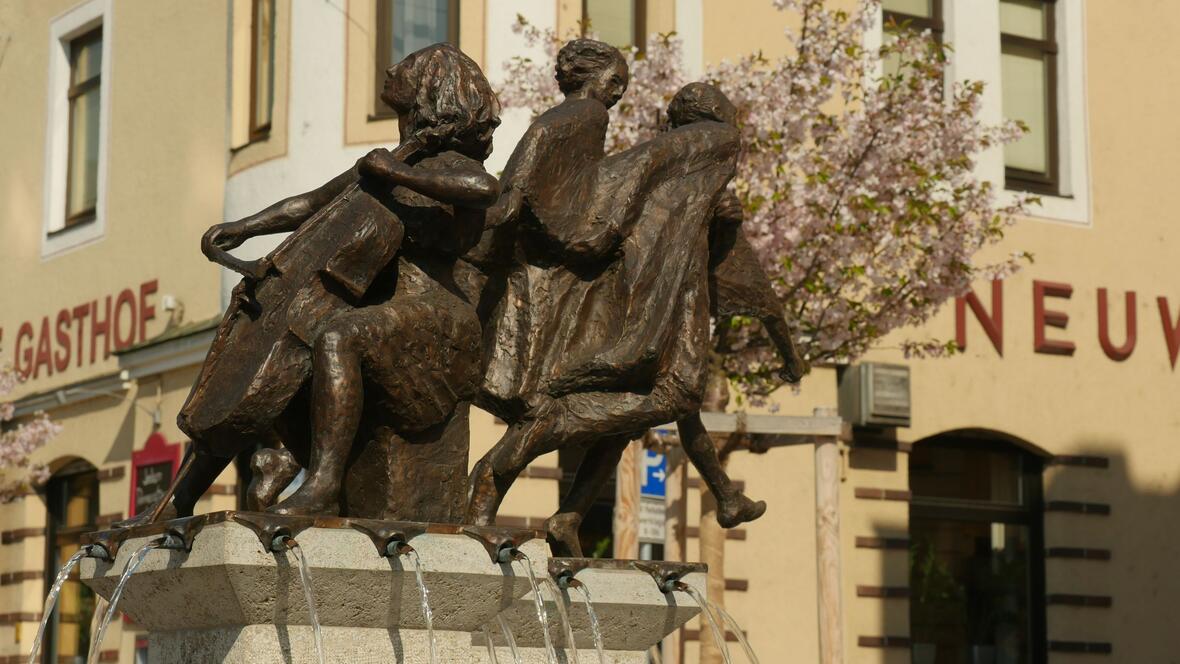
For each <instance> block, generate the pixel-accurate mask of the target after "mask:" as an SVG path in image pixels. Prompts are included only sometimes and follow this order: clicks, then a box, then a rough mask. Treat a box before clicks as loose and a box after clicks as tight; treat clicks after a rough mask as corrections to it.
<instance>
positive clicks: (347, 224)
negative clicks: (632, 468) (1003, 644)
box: [140, 39, 807, 555]
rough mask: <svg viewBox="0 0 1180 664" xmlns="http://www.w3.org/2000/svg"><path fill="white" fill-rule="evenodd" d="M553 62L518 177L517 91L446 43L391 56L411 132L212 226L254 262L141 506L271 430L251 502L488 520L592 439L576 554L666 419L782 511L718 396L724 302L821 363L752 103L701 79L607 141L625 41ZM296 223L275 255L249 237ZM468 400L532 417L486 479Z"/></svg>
mask: <svg viewBox="0 0 1180 664" xmlns="http://www.w3.org/2000/svg"><path fill="white" fill-rule="evenodd" d="M556 74H557V80H558V83H559V86H560V87H561V90H562V92H563V93H564V94H565V100H564V101H563V102H562V103H561V104H559V105H558V106H556V107H554V108H553V109H550V110H549V111H547V112H545V113H544V114H542V115H541V116H539V117H538V118H537V119H536V120H535V122H534V123H533V125H532V126H531V127H530V128H529V130H528V132H527V133H526V134H525V136H524V138H522V140H521V141H520V143H519V144H518V145H517V147H516V150H515V151H514V153H513V155H512V157H511V159H510V160H509V162H508V164H507V166H506V168H505V171H504V173H503V176H502V184H503V186H502V188H501V186H500V185H499V184H498V183H497V181H496V179H495V178H493V177H492V176H490V175H488V174H487V173H486V172H485V171H484V170H483V167H482V162H483V160H484V159H485V158H486V157H487V156H488V153H489V152H490V149H491V136H492V132H493V131H494V129H495V127H496V126H497V125H498V123H499V119H498V113H499V104H498V102H497V100H496V98H495V95H494V93H493V92H492V91H491V88H490V86H489V85H488V83H487V81H486V79H485V78H484V77H483V74H482V72H480V71H479V68H478V67H477V66H476V65H475V63H474V62H472V61H471V60H470V59H469V58H467V57H466V56H465V55H463V54H462V53H461V52H459V51H458V50H457V49H455V48H454V47H451V46H448V45H441V44H440V45H435V46H431V47H428V48H425V49H422V50H421V51H418V52H415V53H413V54H411V55H410V56H408V57H407V58H406V59H405V60H403V61H402V62H400V63H398V64H397V65H395V66H393V67H391V68H390V69H389V71H388V72H387V79H386V85H385V89H384V91H383V93H382V99H384V100H385V101H386V102H387V103H388V104H389V105H390V106H391V107H392V108H394V109H395V110H396V111H397V112H398V118H399V128H400V129H401V135H402V140H401V143H400V144H399V145H398V147H397V148H396V149H394V150H393V151H387V150H384V149H378V150H374V151H373V152H371V153H369V155H367V156H366V157H365V158H364V159H362V160H361V161H359V162H358V163H357V165H356V166H355V167H354V168H352V169H350V170H349V171H347V172H345V173H343V174H341V175H339V176H337V177H336V178H334V179H333V180H331V181H330V182H328V183H327V184H325V185H324V186H322V187H320V188H319V189H316V190H315V191H312V192H309V193H307V194H302V195H299V196H294V197H291V198H288V199H285V200H283V201H280V202H279V203H276V204H274V205H272V206H270V207H269V208H267V209H265V210H263V211H262V212H260V213H258V214H256V215H253V216H251V217H248V218H246V219H243V220H241V221H237V222H231V223H227V224H221V225H218V226H215V227H213V228H212V229H210V231H209V232H208V233H206V235H205V238H204V239H203V241H202V249H203V251H204V252H205V253H206V255H207V256H209V257H210V259H211V260H214V261H215V262H218V263H221V264H222V265H225V266H227V267H229V268H231V269H233V270H235V271H238V272H240V273H241V274H243V276H244V279H243V281H242V283H241V284H239V286H238V287H237V288H236V289H235V291H234V299H233V302H232V303H231V306H230V307H229V309H228V311H227V312H226V314H225V317H224V319H223V322H222V325H221V327H220V328H219V330H218V334H217V336H216V338H215V341H214V344H213V346H212V347H211V349H210V352H209V355H208V357H207V358H206V362H205V365H204V366H203V368H202V372H201V375H200V378H199V379H198V381H197V383H196V385H194V387H193V391H192V393H191V394H190V396H189V400H188V402H187V403H186V404H185V407H184V409H183V410H182V412H181V415H180V417H179V424H180V426H181V429H182V430H183V431H185V432H186V433H187V434H189V435H190V436H191V437H192V440H193V442H194V445H193V449H194V450H195V452H194V453H191V454H190V455H189V457H188V458H186V461H185V464H184V467H183V469H182V471H181V473H180V474H179V475H178V477H177V480H176V482H174V489H175V494H174V497H173V498H172V500H171V501H168V500H166V501H165V502H164V503H162V504H161V505H160V506H159V507H158V508H157V510H156V511H155V512H154V513H153V514H152V515H146V516H145V517H143V518H141V519H140V521H143V520H149V519H150V520H155V519H158V518H160V517H171V516H174V515H176V516H187V515H189V514H191V513H192V508H193V505H194V504H195V502H196V500H197V498H199V497H200V495H201V494H202V493H203V492H204V491H205V490H206V489H207V488H208V486H210V485H211V484H212V482H213V480H214V479H215V478H216V476H217V475H218V474H219V473H220V472H221V471H222V470H223V469H224V468H225V466H226V465H227V464H228V462H229V460H230V459H231V458H232V457H233V456H234V455H236V454H239V453H242V452H243V451H245V450H249V449H252V447H253V446H255V445H258V444H263V445H265V446H267V447H268V448H269V449H263V450H261V451H259V452H257V453H256V454H255V455H254V459H253V464H252V466H253V468H254V469H255V471H256V476H255V480H254V482H253V483H252V485H251V487H250V491H249V498H248V500H249V504H250V508H251V509H256V510H260V509H265V508H269V509H270V510H271V511H273V512H277V513H281V514H294V515H327V514H331V515H335V514H343V515H346V516H361V517H369V518H384V519H403V520H407V519H408V520H420V521H458V520H460V518H461V517H463V516H464V512H463V510H464V508H466V514H465V518H466V522H468V523H474V524H489V523H491V522H492V521H493V520H494V518H495V514H496V510H497V508H498V506H499V504H500V501H501V500H502V499H503V496H504V494H505V493H506V492H507V490H508V488H509V487H510V486H511V484H512V482H513V481H514V480H515V478H516V477H517V475H518V474H519V473H520V472H521V471H522V470H523V469H524V467H525V466H526V465H527V464H528V463H529V462H531V461H532V460H533V459H534V458H536V457H537V456H539V455H540V454H544V453H546V452H549V451H552V450H555V449H559V448H561V447H565V446H570V445H576V446H583V447H586V448H587V449H588V450H589V453H588V454H587V455H586V460H585V461H584V463H583V465H582V467H581V468H579V470H578V475H577V478H576V480H575V483H574V486H573V488H572V490H571V491H570V494H569V495H568V496H566V497H565V498H564V499H563V500H562V503H561V507H560V508H559V509H558V511H557V513H555V514H554V515H553V516H552V517H551V518H550V520H549V522H548V523H547V529H548V531H549V534H550V542H551V546H552V547H553V548H554V550H555V552H557V553H564V554H567V555H579V554H580V547H579V545H578V542H577V530H578V526H579V525H580V522H581V519H582V517H583V515H584V514H585V512H586V510H587V509H588V508H589V506H590V503H591V502H592V501H593V499H594V497H595V495H596V494H597V492H598V490H599V488H600V487H601V486H602V485H603V484H604V483H605V482H606V481H607V480H608V479H609V477H610V474H611V473H612V472H613V469H614V467H615V465H616V464H617V462H618V459H619V456H620V455H621V453H622V450H623V448H624V447H625V446H626V445H627V443H628V442H629V441H630V440H632V439H634V438H636V437H639V436H640V435H642V433H643V432H644V431H646V430H647V429H648V428H650V427H653V426H657V425H660V424H664V423H669V422H677V424H678V426H679V428H680V431H681V439H682V441H683V444H684V446H685V449H686V451H687V452H688V454H689V456H690V458H691V460H692V461H693V463H694V464H695V465H696V466H697V468H698V469H699V470H700V471H701V474H702V477H703V478H704V479H705V481H706V482H707V483H708V485H709V487H710V488H711V489H712V490H713V491H714V493H715V494H716V495H717V497H718V500H719V510H718V519H719V521H721V523H722V525H724V526H727V527H732V526H734V525H737V524H738V523H741V522H743V521H748V520H752V519H755V518H758V517H759V516H760V515H761V514H762V513H763V511H764V510H765V504H764V503H762V502H754V501H752V500H750V499H749V498H747V497H745V496H744V495H742V493H741V492H740V491H738V490H737V489H736V488H735V487H734V485H733V484H732V482H730V480H729V478H728V476H727V475H726V474H725V472H724V469H723V468H722V467H721V465H720V463H719V462H718V459H717V453H716V450H715V448H714V447H713V443H712V441H711V440H710V439H709V437H708V434H707V433H706V432H705V430H704V427H703V426H702V425H701V422H700V416H699V409H700V406H701V401H702V397H703V393H704V390H705V384H706V378H707V375H708V373H709V370H710V367H709V343H710V337H711V332H712V330H711V328H710V317H711V316H713V317H717V318H718V319H719V320H720V319H727V318H728V317H731V316H734V315H750V316H754V317H756V318H758V319H759V320H761V321H762V322H763V325H764V327H765V329H766V330H767V332H768V333H769V335H770V336H771V338H772V340H773V341H774V342H775V344H776V347H777V348H778V349H779V351H780V353H781V354H782V356H783V359H784V368H783V375H784V377H785V378H786V379H787V380H790V381H795V380H798V379H799V377H800V376H801V375H802V374H803V373H804V372H806V370H807V367H806V363H804V362H803V361H802V360H801V359H800V358H799V357H798V355H797V353H796V352H795V348H794V346H793V344H792V342H791V337H790V331H789V329H788V327H787V325H786V322H785V320H784V319H783V315H782V311H781V306H780V305H778V304H777V300H776V298H775V297H774V293H773V291H772V290H771V287H770V284H769V282H768V281H767V278H766V275H765V273H764V272H763V271H762V269H761V267H760V266H759V265H758V263H757V261H756V259H755V257H754V254H753V251H752V249H751V248H750V246H749V244H748V242H747V241H746V239H745V236H744V235H743V233H742V232H741V229H740V224H741V220H742V214H741V206H740V204H739V203H738V201H737V198H736V197H735V196H734V195H733V194H732V193H731V192H729V191H727V185H728V184H729V182H730V180H731V179H732V177H733V175H734V171H735V165H736V160H737V155H738V151H739V147H740V143H739V138H738V132H737V129H736V111H735V110H734V108H733V105H732V104H731V103H730V102H729V100H728V99H726V98H725V96H724V95H723V94H721V92H720V91H719V90H717V89H716V88H714V87H712V86H708V85H704V84H692V85H689V86H686V87H685V88H684V89H682V90H681V91H680V93H678V94H677V95H676V97H675V98H674V99H673V100H672V102H671V104H670V105H669V108H668V118H669V128H668V130H667V131H665V132H663V133H661V134H660V135H659V136H657V137H656V138H654V139H652V140H651V141H648V142H646V143H643V144H641V145H639V146H636V147H635V148H633V149H631V150H627V151H625V152H622V153H619V154H615V155H606V154H605V153H604V149H603V145H604V139H605V132H606V127H607V122H608V117H607V110H608V109H609V108H610V107H611V106H613V105H614V104H615V103H616V102H617V101H618V100H619V99H620V97H621V96H622V95H623V93H624V92H625V90H626V87H627V81H628V71H627V65H626V62H625V60H623V58H622V56H621V54H620V53H619V52H618V50H617V49H615V48H613V47H611V46H609V45H607V44H603V43H601V42H596V41H593V40H588V39H579V40H574V41H572V42H569V43H568V44H566V45H565V46H564V47H563V48H562V49H561V52H560V54H559V57H558V64H557V72H556ZM501 189H502V190H501ZM286 231H293V233H292V235H291V236H290V237H289V238H288V239H287V240H285V241H284V242H283V244H282V245H280V247H279V248H278V249H277V250H275V252H273V253H272V254H271V255H270V256H268V257H266V258H265V259H261V260H259V261H254V262H246V261H242V260H239V259H237V258H235V257H233V256H231V255H230V254H229V253H228V251H229V250H231V249H233V248H235V247H237V246H239V245H240V244H241V243H242V242H243V241H244V240H245V239H247V238H248V237H252V236H254V235H259V234H265V233H275V232H286ZM481 354H482V361H481ZM481 377H482V381H481ZM472 401H474V402H475V403H476V404H478V405H479V406H481V407H483V408H484V409H486V410H488V411H490V412H492V413H494V414H496V415H497V416H499V417H501V418H503V419H504V420H506V421H507V422H509V424H510V428H509V430H508V432H507V434H506V435H505V436H504V437H503V438H502V439H501V441H499V442H498V443H497V445H496V446H495V447H494V448H493V450H492V451H491V452H489V454H488V455H487V456H485V457H484V458H483V459H481V460H480V461H479V462H478V463H477V464H476V465H475V468H474V470H473V471H472V473H471V475H470V478H467V477H466V468H467V454H468V449H467V443H468V432H467V410H468V407H469V404H470V403H471V402H472ZM300 469H303V470H305V472H306V478H305V481H304V482H303V483H302V484H301V485H300V486H299V487H298V488H297V489H296V490H295V492H294V494H293V495H291V496H290V497H289V498H288V499H286V500H285V501H282V502H279V503H278V504H274V503H275V501H276V499H277V497H278V495H279V493H280V492H281V491H282V490H283V489H284V487H285V486H286V485H287V484H288V483H289V482H290V481H291V479H292V478H293V477H294V476H295V474H296V473H297V472H298V471H299V470H300Z"/></svg>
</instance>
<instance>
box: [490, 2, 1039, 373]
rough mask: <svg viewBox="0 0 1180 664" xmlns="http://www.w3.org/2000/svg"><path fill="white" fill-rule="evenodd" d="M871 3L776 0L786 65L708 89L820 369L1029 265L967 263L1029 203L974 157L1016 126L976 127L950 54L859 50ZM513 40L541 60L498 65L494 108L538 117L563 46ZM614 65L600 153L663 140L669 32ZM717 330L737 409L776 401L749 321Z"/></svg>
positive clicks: (922, 37) (541, 37) (766, 65)
mask: <svg viewBox="0 0 1180 664" xmlns="http://www.w3.org/2000/svg"><path fill="white" fill-rule="evenodd" d="M878 1H879V0H860V2H859V4H858V5H857V6H856V8H855V9H853V10H852V11H845V10H841V9H836V8H833V7H830V6H829V5H828V3H825V1H824V0H775V1H774V5H775V6H776V7H777V8H778V9H779V10H780V11H782V12H787V13H793V14H794V15H795V16H793V17H791V19H792V20H788V21H786V22H787V23H789V24H790V25H792V26H795V27H791V28H788V29H787V30H786V34H785V39H787V41H788V42H789V46H790V48H789V50H790V52H791V55H790V56H788V57H783V58H776V59H769V58H765V57H763V56H762V55H761V54H760V53H754V54H750V55H747V56H744V57H741V58H739V59H737V60H734V61H724V62H721V63H719V64H717V65H715V66H712V67H710V68H709V69H708V70H707V71H706V73H705V74H704V77H703V78H704V80H706V81H708V82H710V83H713V84H715V85H717V86H718V87H720V88H721V89H722V90H723V91H724V92H725V93H726V94H727V95H728V96H729V97H730V99H731V100H732V101H733V102H734V104H735V105H737V107H738V108H739V124H740V129H741V131H742V137H743V144H744V145H743V154H742V155H741V159H740V162H739V165H738V174H737V177H736V178H735V180H734V182H733V184H732V186H733V187H734V190H735V191H736V192H737V194H738V196H739V198H740V200H741V201H742V204H743V206H744V208H745V221H744V229H745V232H746V235H747V237H748V238H749V240H750V242H751V244H752V245H753V247H754V249H755V251H756V252H757V253H758V255H759V258H760V260H761V262H762V265H763V267H764V268H765V269H766V271H767V273H768V275H769V276H770V277H771V279H772V281H773V283H774V287H775V290H776V292H777V294H778V295H779V296H780V298H781V300H782V303H783V307H784V310H785V311H786V313H787V316H788V319H789V320H790V322H791V324H792V325H793V326H794V328H795V329H796V330H797V333H798V334H799V335H800V336H801V338H802V341H801V344H800V346H801V351H802V352H803V353H804V354H805V355H806V356H807V357H808V358H809V360H810V361H811V362H812V363H813V364H815V363H822V362H842V361H847V360H850V359H853V358H855V357H857V356H859V355H861V354H863V353H864V352H865V351H866V350H868V349H869V348H870V347H872V346H874V344H878V342H880V341H881V339H882V338H883V337H884V336H885V335H887V334H889V333H890V332H893V331H895V330H898V329H902V328H907V327H914V326H918V325H921V324H922V323H924V322H926V321H928V320H929V319H930V318H931V316H933V315H934V314H935V313H936V312H937V311H938V310H939V308H940V307H941V306H942V305H943V304H944V303H945V302H946V301H947V300H948V299H949V298H952V297H954V296H956V295H959V294H962V293H963V292H965V291H966V290H967V289H968V288H969V287H970V284H971V283H972V282H973V281H975V280H978V279H985V278H997V277H1002V276H1004V275H1006V274H1009V273H1011V272H1012V271H1014V270H1016V269H1017V268H1018V266H1019V265H1020V264H1021V263H1022V262H1023V261H1025V260H1028V259H1030V258H1031V257H1030V256H1028V255H1027V254H1025V253H1023V252H1016V253H1011V254H1007V255H1002V254H1000V253H999V252H989V255H998V256H999V258H998V259H996V260H993V261H981V260H979V257H978V256H979V252H980V251H981V250H982V249H984V248H987V247H989V246H991V245H995V244H997V243H998V242H1000V241H1001V240H1002V238H1003V236H1004V231H1005V229H1006V228H1008V227H1009V226H1010V225H1011V224H1012V223H1013V222H1014V220H1015V219H1016V218H1017V216H1019V215H1020V214H1022V213H1023V212H1025V210H1026V207H1027V206H1028V205H1029V204H1031V203H1033V202H1035V199H1033V198H1030V197H1020V196H1010V195H1005V194H1003V192H1001V191H998V190H997V188H996V187H995V186H994V185H993V183H991V182H987V181H984V180H981V179H980V178H979V177H978V176H977V174H976V172H975V163H976V159H977V157H978V156H979V155H980V154H981V153H982V152H983V151H984V150H987V149H988V148H991V147H994V146H998V145H1002V144H1004V143H1007V142H1011V141H1014V140H1017V139H1018V138H1020V137H1021V135H1022V134H1023V133H1024V131H1025V130H1026V129H1025V127H1024V126H1023V125H1021V124H1019V123H1015V122H1009V123H1005V124H1003V125H1001V126H987V125H984V124H983V123H982V122H981V121H980V120H979V110H980V105H981V98H982V93H983V84H982V83H980V82H974V81H955V82H952V81H948V80H947V78H946V65H947V61H948V58H949V57H952V55H953V53H952V51H951V49H950V47H949V45H945V44H940V43H939V42H937V41H936V40H934V39H932V37H931V36H930V34H929V33H928V32H927V33H917V32H914V31H911V30H910V29H909V28H908V26H905V25H901V26H898V25H890V26H887V28H888V31H889V36H890V38H889V39H886V40H884V44H883V45H882V46H880V47H878V48H866V45H865V44H866V36H867V35H869V34H870V31H871V30H878V29H879V27H878V24H877V18H876V17H877V16H879V15H880V12H879V5H878ZM590 27H592V26H590ZM514 29H515V30H516V31H517V32H519V33H522V34H523V35H524V37H525V38H526V40H527V41H528V42H530V43H531V44H533V45H540V46H541V47H542V48H543V49H544V53H545V57H544V58H543V59H539V60H534V59H529V58H523V57H518V58H515V59H513V60H511V61H509V62H507V63H505V65H504V67H505V70H506V71H505V73H506V75H505V76H504V79H503V80H504V81H505V84H504V85H503V87H502V88H501V90H500V91H499V93H500V98H501V101H502V102H503V103H504V105H505V106H508V107H525V108H528V109H531V110H532V111H533V113H534V114H537V113H540V112H542V111H544V110H545V109H547V108H549V107H551V106H552V105H554V104H556V103H557V102H558V101H560V99H561V97H560V93H559V91H558V89H557V84H556V82H555V81H554V80H553V64H554V61H555V58H556V53H557V50H558V48H559V47H560V45H561V43H562V42H563V41H564V39H567V38H570V37H572V36H574V35H561V36H559V35H556V34H554V33H553V32H552V31H545V30H540V29H538V28H537V27H536V26H533V25H531V24H530V23H529V22H528V21H527V20H526V19H525V18H524V17H518V20H517V23H516V25H515V27H514ZM588 34H590V33H589V32H588ZM625 55H626V56H627V57H628V59H629V62H630V64H631V84H630V87H629V88H628V91H627V94H626V95H625V96H624V98H623V100H622V101H621V102H620V103H619V104H618V105H617V106H616V107H615V108H614V109H612V111H611V125H610V129H609V134H608V138H607V150H608V151H609V152H613V151H618V150H623V149H626V148H628V147H630V146H632V145H635V144H636V143H638V142H640V141H643V140H645V139H647V138H650V137H651V136H653V135H654V134H655V133H656V132H658V131H660V130H661V124H662V119H663V115H664V108H665V107H666V105H667V103H668V101H669V100H670V99H671V98H672V95H673V94H675V92H676V90H678V89H679V88H680V86H681V85H683V84H684V83H687V82H688V80H687V77H686V75H685V72H684V67H683V65H682V62H683V61H682V57H681V43H680V40H679V38H678V37H677V36H676V35H674V34H670V35H653V36H652V37H651V38H650V39H649V40H648V47H647V50H646V52H645V53H643V54H642V55H641V54H638V53H637V52H636V51H635V49H630V50H629V52H625ZM718 323H719V324H718V328H717V329H718V334H717V336H716V343H717V351H718V352H719V357H720V358H721V361H722V364H723V366H724V368H725V370H726V373H728V375H729V377H730V378H731V379H732V380H734V381H736V383H737V384H738V385H740V386H741V387H742V388H743V390H742V391H743V392H745V393H746V394H747V395H754V396H756V395H760V394H766V393H767V392H768V391H770V390H772V389H774V388H775V387H777V386H778V383H777V382H776V372H775V368H776V367H777V360H776V358H775V357H774V355H773V352H772V349H771V348H770V347H769V345H768V343H767V342H766V341H765V337H764V335H761V334H758V333H757V332H758V324H757V323H756V322H755V321H752V320H746V319H735V320H731V321H719V322H718ZM902 347H903V349H904V350H905V352H906V353H907V355H918V356H937V355H945V354H949V353H952V352H954V350H955V347H954V346H953V345H952V342H944V341H939V340H937V339H931V338H923V339H911V340H906V341H903V342H902Z"/></svg>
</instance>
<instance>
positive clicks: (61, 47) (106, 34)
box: [40, 0, 118, 260]
mask: <svg viewBox="0 0 1180 664" xmlns="http://www.w3.org/2000/svg"><path fill="white" fill-rule="evenodd" d="M98 27H102V30H103V35H102V40H103V42H102V58H101V61H102V62H101V80H102V83H103V94H101V95H100V96H99V100H98V101H99V110H98V117H99V120H98V123H99V128H98V181H97V192H96V193H97V196H96V203H95V205H96V209H95V213H94V219H93V221H90V222H87V223H76V224H73V225H72V226H67V225H66V223H65V222H66V181H67V179H68V178H69V175H68V174H67V168H68V167H69V157H70V155H69V134H70V127H69V115H70V113H69V110H70V109H69V98H68V97H69V90H70V85H71V78H70V75H71V71H70V53H71V51H70V43H71V42H72V41H73V40H74V39H75V38H77V37H81V36H83V35H85V34H87V33H89V32H91V31H92V30H94V29H96V28H98ZM47 32H48V34H47V44H46V53H47V55H48V63H47V64H48V76H46V83H47V85H46V94H45V120H46V122H45V136H44V150H45V152H44V159H43V160H42V173H43V174H42V178H41V183H42V189H41V249H40V256H41V260H52V259H54V258H56V257H58V256H61V255H64V254H66V253H68V252H71V251H74V250H75V249H80V248H82V247H84V246H87V245H90V244H94V243H96V242H100V241H102V239H103V238H104V237H105V236H106V225H107V220H106V194H107V192H106V185H107V170H108V169H107V167H108V163H107V162H108V157H109V154H110V153H109V151H108V147H109V142H110V132H111V112H110V111H111V97H112V95H111V93H110V91H111V90H112V86H113V83H112V82H113V81H114V80H115V79H114V78H113V75H114V67H113V62H114V56H115V53H116V51H118V36H117V30H116V29H115V26H114V22H113V20H112V10H111V0H89V1H88V2H82V3H81V4H79V5H77V6H75V7H74V8H72V9H70V10H69V11H66V12H65V13H63V14H61V15H59V16H57V17H56V18H54V19H52V20H50V21H49V26H48V31H47Z"/></svg>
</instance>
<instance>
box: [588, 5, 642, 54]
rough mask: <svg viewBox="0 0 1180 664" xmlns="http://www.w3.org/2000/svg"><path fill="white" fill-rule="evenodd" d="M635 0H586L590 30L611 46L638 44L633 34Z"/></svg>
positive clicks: (634, 26) (634, 30) (634, 27)
mask: <svg viewBox="0 0 1180 664" xmlns="http://www.w3.org/2000/svg"><path fill="white" fill-rule="evenodd" d="M635 9H636V8H635V0H586V3H585V11H586V18H587V19H589V21H590V30H591V31H592V32H594V33H596V34H597V35H598V38H599V39H600V40H601V41H604V42H606V43H608V44H611V45H612V46H634V45H636V44H638V36H637V35H636V34H635V32H636V25H635V14H636V12H635Z"/></svg>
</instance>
